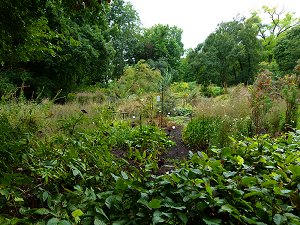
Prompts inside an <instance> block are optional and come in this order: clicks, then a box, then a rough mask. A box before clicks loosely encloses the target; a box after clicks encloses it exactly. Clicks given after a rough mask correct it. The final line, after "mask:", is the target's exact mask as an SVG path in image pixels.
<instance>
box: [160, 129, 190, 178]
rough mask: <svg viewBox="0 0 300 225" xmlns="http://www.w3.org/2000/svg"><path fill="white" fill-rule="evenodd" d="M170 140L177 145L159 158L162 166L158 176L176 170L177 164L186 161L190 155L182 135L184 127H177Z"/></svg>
mask: <svg viewBox="0 0 300 225" xmlns="http://www.w3.org/2000/svg"><path fill="white" fill-rule="evenodd" d="M167 133H169V134H170V139H171V140H172V141H174V142H175V145H174V146H172V147H170V148H169V149H168V150H167V151H166V152H165V153H164V154H163V155H161V156H160V157H159V164H161V165H160V166H161V167H160V169H159V171H158V174H163V173H165V172H167V171H170V170H172V169H174V167H175V164H176V162H179V161H181V160H183V159H186V158H187V157H188V154H189V151H190V150H189V148H188V147H187V146H186V145H185V144H184V143H183V141H182V138H181V134H182V127H180V126H179V127H176V129H174V130H173V129H172V130H171V131H170V132H168V131H167Z"/></svg>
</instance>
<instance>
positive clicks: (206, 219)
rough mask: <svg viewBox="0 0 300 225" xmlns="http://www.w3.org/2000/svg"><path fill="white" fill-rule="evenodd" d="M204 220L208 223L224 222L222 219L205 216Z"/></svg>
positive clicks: (216, 224) (217, 224) (217, 223)
mask: <svg viewBox="0 0 300 225" xmlns="http://www.w3.org/2000/svg"><path fill="white" fill-rule="evenodd" d="M203 221H204V222H205V223H206V224H207V225H219V224H221V223H222V220H220V219H212V218H204V219H203Z"/></svg>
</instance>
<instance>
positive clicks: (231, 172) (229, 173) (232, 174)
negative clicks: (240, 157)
mask: <svg viewBox="0 0 300 225" xmlns="http://www.w3.org/2000/svg"><path fill="white" fill-rule="evenodd" d="M235 174H236V172H234V171H228V172H223V175H224V177H225V178H228V177H232V176H234V175H235Z"/></svg>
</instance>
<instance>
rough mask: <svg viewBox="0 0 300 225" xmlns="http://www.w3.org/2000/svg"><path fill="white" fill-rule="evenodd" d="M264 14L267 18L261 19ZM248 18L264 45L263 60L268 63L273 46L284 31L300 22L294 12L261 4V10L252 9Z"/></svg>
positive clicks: (270, 59) (270, 60)
mask: <svg viewBox="0 0 300 225" xmlns="http://www.w3.org/2000/svg"><path fill="white" fill-rule="evenodd" d="M265 16H267V18H268V19H267V20H266V21H263V19H262V17H265ZM250 19H251V20H252V21H253V22H254V24H255V25H256V27H257V29H258V35H259V37H260V38H261V40H262V44H263V46H264V51H265V54H264V55H265V56H264V57H265V61H267V62H269V63H271V62H272V60H273V48H274V47H275V45H276V43H277V41H278V40H279V39H280V38H281V37H282V36H284V35H285V33H286V31H288V30H290V29H291V28H293V27H295V26H297V25H298V24H299V22H300V20H299V18H295V13H292V12H286V11H285V10H284V9H282V10H280V9H278V8H277V7H271V8H270V7H268V6H263V7H262V10H259V11H254V12H253V13H252V17H251V18H250Z"/></svg>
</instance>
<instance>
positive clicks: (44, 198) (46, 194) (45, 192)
mask: <svg viewBox="0 0 300 225" xmlns="http://www.w3.org/2000/svg"><path fill="white" fill-rule="evenodd" d="M48 196H49V194H48V192H47V191H44V192H43V202H44V201H46V200H47V198H48Z"/></svg>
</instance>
